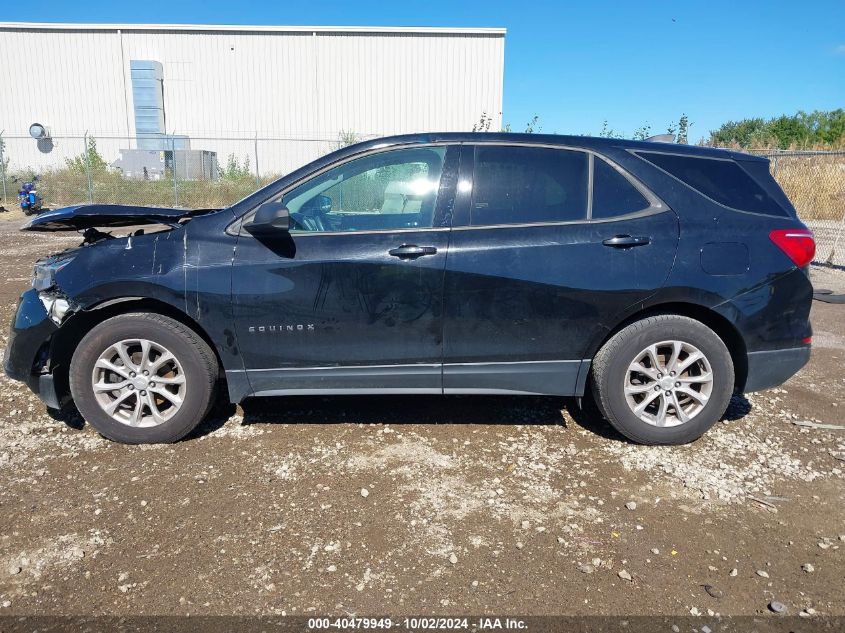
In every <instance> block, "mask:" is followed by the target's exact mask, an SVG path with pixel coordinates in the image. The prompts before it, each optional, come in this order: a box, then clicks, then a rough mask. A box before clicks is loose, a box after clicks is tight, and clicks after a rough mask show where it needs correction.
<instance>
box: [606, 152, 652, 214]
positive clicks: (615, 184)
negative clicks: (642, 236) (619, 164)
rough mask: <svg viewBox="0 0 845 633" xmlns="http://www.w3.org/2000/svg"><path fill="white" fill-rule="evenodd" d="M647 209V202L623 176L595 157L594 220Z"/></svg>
mask: <svg viewBox="0 0 845 633" xmlns="http://www.w3.org/2000/svg"><path fill="white" fill-rule="evenodd" d="M648 207H649V202H648V200H646V198H645V196H643V194H641V193H640V192H639V191H638V190H637V188H636V187H634V185H632V184H631V183H630V181H629V180H628V179H627V178H625V176H623V175H622V174H620V173H619V172H618V171H617V170H616V169H614V168H613V167H612V166H611V165H610V164H609V163H607V162H605V161H603V160H602V159H601V158H599V157H598V156H596V158H595V160H594V161H593V218H594V219H599V220H600V219H603V218H612V217H616V216H620V215H627V214H629V213H636V212H637V211H642V210H644V209H647V208H648Z"/></svg>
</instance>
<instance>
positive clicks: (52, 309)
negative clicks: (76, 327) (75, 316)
mask: <svg viewBox="0 0 845 633" xmlns="http://www.w3.org/2000/svg"><path fill="white" fill-rule="evenodd" d="M38 298H39V299H41V303H43V304H44V309H45V310H46V311H47V314H48V316H49V317H50V319H52V321H53V322H54V323H55V324H56V325H59V324H60V323H61V322H62V321H63V320H64V318H65V315H67V313H68V310H69V309H70V304H69V303H68V301H67V299H65V298H63V297H60V296H58V295H56V294H52V293H49V292H39V293H38Z"/></svg>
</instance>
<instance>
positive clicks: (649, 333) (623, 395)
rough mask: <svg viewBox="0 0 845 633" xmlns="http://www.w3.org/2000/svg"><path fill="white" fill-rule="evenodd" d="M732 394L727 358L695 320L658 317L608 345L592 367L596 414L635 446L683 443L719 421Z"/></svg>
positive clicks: (622, 333) (631, 328) (723, 348)
mask: <svg viewBox="0 0 845 633" xmlns="http://www.w3.org/2000/svg"><path fill="white" fill-rule="evenodd" d="M733 387H734V367H733V361H732V359H731V355H730V352H729V351H728V348H727V347H726V346H725V343H724V342H723V341H722V339H721V338H719V336H718V335H717V334H716V333H715V332H713V330H711V329H710V328H708V327H707V326H706V325H704V324H703V323H701V322H700V321H696V320H695V319H691V318H689V317H684V316H679V315H659V316H653V317H649V318H646V319H643V320H641V321H637V322H635V323H632V324H631V325H629V326H627V327H625V328H623V329H622V330H620V331H619V332H617V333H616V334H615V335H614V336H613V337H611V338H610V340H609V341H607V343H605V345H604V346H603V347H602V348H601V350H599V352H598V354H596V357H595V359H594V361H593V367H592V388H593V394H594V397H595V400H596V404H597V405H598V408H599V409H600V410H601V412H602V414H603V415H604V416H605V417H606V418H607V420H608V421H609V422H610V423H611V424H612V425H613V426H614V427H615V428H616V430H618V431H619V432H620V433H622V434H623V435H624V436H625V437H627V438H629V439H631V440H633V441H635V442H639V443H641V444H686V443H687V442H691V441H693V440H695V439H698V438H699V437H701V435H702V434H703V433H704V432H705V431H707V430H708V429H709V428H710V427H711V426H713V425H714V424H715V423H716V421H717V420H718V419H719V418H720V417H722V414H724V412H725V410H726V409H727V407H728V403H729V402H730V399H731V394H732V393H733Z"/></svg>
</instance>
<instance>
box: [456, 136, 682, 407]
mask: <svg viewBox="0 0 845 633" xmlns="http://www.w3.org/2000/svg"><path fill="white" fill-rule="evenodd" d="M464 155H465V157H466V158H465V159H462V172H461V176H460V187H459V189H460V190H461V191H463V192H468V193H465V194H461V196H462V199H461V200H459V206H458V209H457V217H456V221H455V223H454V226H453V230H452V239H451V245H450V251H449V260H448V263H447V270H446V288H445V306H444V307H445V312H446V315H445V320H444V366H443V386H444V391H445V392H446V393H465V392H472V393H477V392H482V393H483V392H492V393H499V392H502V393H543V394H560V395H574V394H580V393H581V392H582V390H583V386H584V381H585V379H586V375H587V370H588V369H589V359H587V358H585V354H586V350H587V348H588V346H589V345H590V342H591V341H592V340H593V339H594V338H595V337H596V336H597V334H598V333H599V332H600V331H601V329H602V328H605V329H606V328H607V327H609V326H608V323H611V322H612V321H613V318H614V316H615V315H617V314H619V313H620V312H622V311H623V310H624V309H625V308H627V307H628V306H631V305H632V304H634V303H636V302H637V301H639V300H642V299H644V298H645V297H647V296H649V295H650V294H652V293H654V292H655V291H656V290H657V289H658V288H660V287H661V286H662V284H663V282H664V281H665V279H666V278H667V276H668V274H669V271H670V270H671V267H672V262H673V260H674V257H675V250H676V248H677V241H678V223H677V216H675V214H674V213H673V212H671V211H669V210H668V209H666V208H665V207H660V206H659V203H657V201H656V200H653V199H651V198H653V196H650V194H649V193H648V192H647V191H646V190H644V189H641V188H638V187H640V186H639V185H635V184H634V183H633V182H632V181H630V180H629V179H628V178H627V177H626V176H625V175H623V173H622V172H621V170H619V169H617V168H615V167H614V166H613V165H611V163H609V162H607V161H605V160H604V159H602V158H601V157H599V156H595V155H592V154H590V153H588V152H585V151H580V150H574V149H572V150H570V149H558V148H548V147H532V146H505V145H478V146H476V148H475V150H474V152H473V151H472V150H471V149H470V148H465V149H464ZM473 156H474V170H471V169H470V165H471V164H472V162H473ZM473 172H474V173H473ZM591 183H593V184H594V186H593V187H591V186H590V185H591ZM632 241H637V243H636V244H634V243H632Z"/></svg>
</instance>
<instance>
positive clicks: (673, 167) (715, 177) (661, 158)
mask: <svg viewBox="0 0 845 633" xmlns="http://www.w3.org/2000/svg"><path fill="white" fill-rule="evenodd" d="M640 156H642V157H643V158H645V159H646V160H648V161H649V162H651V163H654V164H655V165H657V166H658V167H660V168H661V169H664V170H666V171H667V172H669V173H670V174H672V175H673V176H675V178H678V179H679V180H681V181H683V182H684V183H686V184H687V185H689V186H690V187H692V188H693V189H696V190H697V191H699V192H700V193H703V194H704V195H705V196H707V197H708V198H712V199H713V200H715V201H716V202H718V203H720V204H723V205H725V206H727V207H731V208H734V209H740V210H742V211H751V212H754V213H774V214H777V215H783V210H782V209H781V208H780V206H779V205H778V203H777V202H775V201H774V200H773V199H772V198H771V196H769V194H768V193H766V191H764V190H763V189H762V188H761V187H760V185H759V184H758V183H757V181H756V180H754V179H753V178H752V177H751V176H750V175H749V174H748V173H747V172H746V171H745V170H744V169H742V167H740V166H739V165H738V164H737V163H736V162H734V161H733V160H719V159H713V158H698V157H695V156H676V155H674V154H652V153H650V152H648V153H641V154H640Z"/></svg>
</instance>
